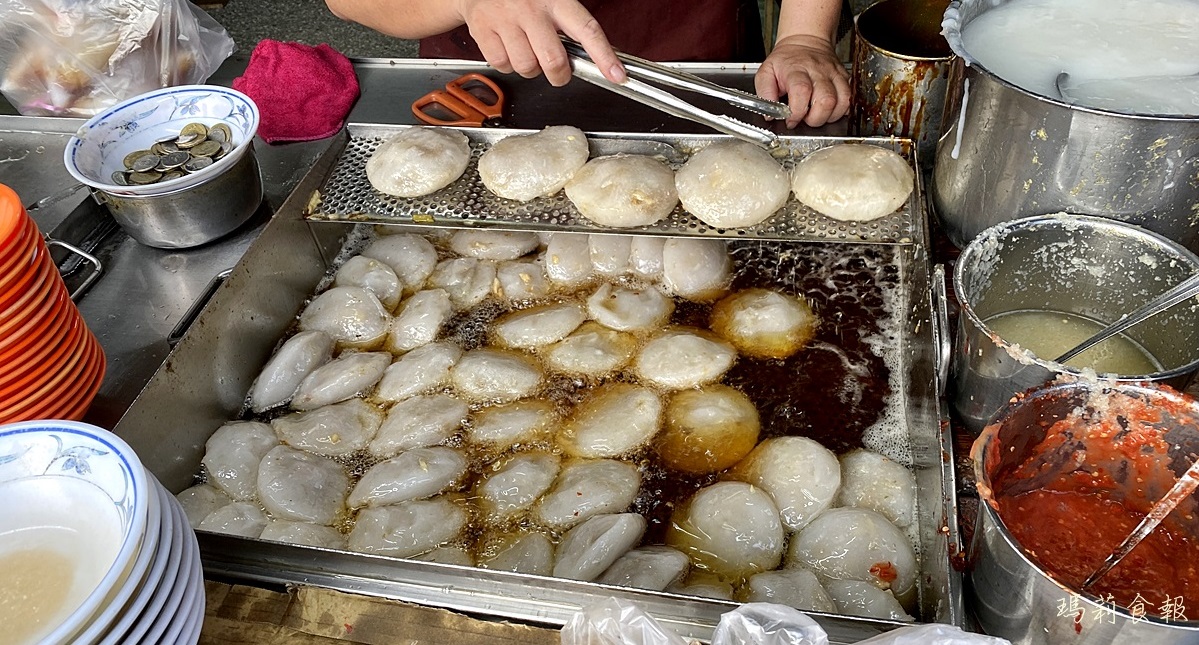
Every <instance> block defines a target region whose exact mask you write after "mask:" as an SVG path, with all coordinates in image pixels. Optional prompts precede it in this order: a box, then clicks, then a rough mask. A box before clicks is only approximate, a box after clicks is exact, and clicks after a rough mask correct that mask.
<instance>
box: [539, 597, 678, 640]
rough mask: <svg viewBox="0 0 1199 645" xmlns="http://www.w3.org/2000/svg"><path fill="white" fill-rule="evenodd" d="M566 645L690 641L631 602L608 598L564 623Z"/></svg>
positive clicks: (586, 608)
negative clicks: (663, 625) (660, 623)
mask: <svg viewBox="0 0 1199 645" xmlns="http://www.w3.org/2000/svg"><path fill="white" fill-rule="evenodd" d="M561 639H562V645H688V642H687V640H686V639H684V638H683V637H682V636H679V635H678V634H675V633H674V632H672V631H670V630H668V629H666V628H665V627H662V626H661V625H659V624H658V621H656V620H654V617H653V616H650V615H649V614H647V613H645V612H644V611H642V610H641V608H640V607H638V606H637V605H634V604H633V603H630V602H623V601H620V600H617V599H615V598H606V599H604V600H601V601H599V602H597V603H595V604H594V605H588V606H587V607H584V608H583V609H581V610H580V611H578V612H575V615H574V616H571V618H570V621H569V622H567V623H566V625H565V626H563V627H562V634H561Z"/></svg>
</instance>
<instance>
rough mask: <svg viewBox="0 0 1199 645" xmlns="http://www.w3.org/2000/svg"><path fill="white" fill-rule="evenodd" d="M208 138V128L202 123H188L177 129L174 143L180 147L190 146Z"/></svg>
mask: <svg viewBox="0 0 1199 645" xmlns="http://www.w3.org/2000/svg"><path fill="white" fill-rule="evenodd" d="M207 138H208V128H207V127H206V126H205V125H204V124H203V123H188V124H187V125H185V126H183V129H182V130H180V131H179V138H177V139H175V145H177V146H179V147H180V148H190V147H192V146H196V145H199V144H200V143H202V142H204V141H205V140H206V139H207Z"/></svg>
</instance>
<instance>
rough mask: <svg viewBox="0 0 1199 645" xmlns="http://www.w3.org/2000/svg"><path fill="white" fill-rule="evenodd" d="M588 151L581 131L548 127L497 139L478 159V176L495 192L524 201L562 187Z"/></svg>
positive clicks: (584, 161) (550, 193)
mask: <svg viewBox="0 0 1199 645" xmlns="http://www.w3.org/2000/svg"><path fill="white" fill-rule="evenodd" d="M589 154H590V151H589V149H588V147H587V136H586V135H584V134H583V131H582V130H580V129H578V128H575V127H572V126H568V125H555V126H550V127H548V128H546V129H544V130H542V131H540V132H535V133H533V134H526V135H514V136H510V137H505V138H503V139H501V140H499V141H497V142H496V143H495V145H493V146H492V147H491V149H490V150H488V151H487V152H485V153H484V154H483V156H482V157H480V158H479V177H480V178H481V179H482V180H483V185H484V186H486V187H487V189H488V190H490V191H491V192H493V193H495V194H496V195H499V196H500V197H503V198H505V199H512V200H516V201H519V202H527V201H529V200H531V199H533V198H535V197H542V196H546V195H552V194H554V193H556V192H558V191H559V190H561V189H562V187H563V186H565V185H566V182H567V181H570V178H571V177H573V176H574V174H575V172H576V171H578V169H579V168H582V167H583V164H585V163H587V156H588V155H589Z"/></svg>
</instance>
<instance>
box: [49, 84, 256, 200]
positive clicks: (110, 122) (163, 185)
mask: <svg viewBox="0 0 1199 645" xmlns="http://www.w3.org/2000/svg"><path fill="white" fill-rule="evenodd" d="M258 120H259V112H258V106H257V105H255V104H254V101H253V100H252V99H250V97H248V96H246V95H245V94H242V93H241V92H238V91H237V90H234V89H231V88H228V87H220V86H216V85H181V86H178V87H167V88H163V89H160V90H154V91H153V92H147V93H145V94H140V95H138V96H135V97H133V98H131V99H128V100H126V101H122V102H121V103H118V104H116V105H114V106H112V107H111V108H108V109H107V110H105V111H103V112H101V113H100V114H97V115H96V116H94V117H92V118H90V119H88V120H87V122H86V123H84V124H83V126H82V127H80V128H79V131H78V132H76V133H75V136H73V137H71V140H70V141H69V142H68V143H67V148H66V150H65V151H64V152H63V163H65V164H66V167H67V172H69V173H71V176H72V177H74V178H75V179H77V180H79V181H80V182H82V183H84V184H86V185H88V186H91V187H92V188H95V189H97V190H101V191H104V192H106V193H113V194H116V195H138V196H151V195H161V194H165V193H172V192H176V191H179V190H182V189H184V188H189V187H191V186H195V185H197V184H201V183H204V182H205V181H208V180H209V179H211V178H213V177H216V176H217V175H219V174H221V173H222V172H224V171H225V170H226V169H228V168H229V167H231V166H232V165H233V164H234V162H236V161H237V160H238V159H240V158H241V157H242V155H244V154H245V153H246V150H248V149H249V147H250V143H251V142H252V141H253V140H254V135H255V133H257V132H258ZM196 121H198V122H200V123H203V124H204V125H206V126H213V125H216V124H217V123H224V124H225V125H227V126H229V129H230V130H231V131H232V132H233V141H232V142H233V144H234V148H233V149H232V150H230V151H229V153H228V154H226V155H225V156H224V157H221V158H220V159H218V160H217V161H216V162H215V163H213V164H212V165H211V166H208V167H207V168H204V169H203V170H201V171H199V172H195V173H192V174H188V175H184V176H183V177H180V178H178V179H172V180H169V181H163V182H159V183H156V184H146V185H142V186H122V185H120V184H115V183H113V181H112V175H113V173H114V172H116V171H118V170H125V169H126V168H125V156H126V155H128V154H129V153H131V152H136V151H138V150H149V149H150V146H152V145H154V143H155V142H156V141H158V140H160V139H163V138H165V137H168V136H172V135H178V134H179V131H180V130H182V129H183V126H185V125H187V124H188V123H192V122H196Z"/></svg>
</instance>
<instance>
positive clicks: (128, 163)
mask: <svg viewBox="0 0 1199 645" xmlns="http://www.w3.org/2000/svg"><path fill="white" fill-rule="evenodd" d="M149 154H153V153H151V152H150V151H149V150H134V151H133V152H130V153H129V154H127V155H125V159H124V163H125V167H126V168H129V169H132V168H133V164H134V163H135V162H136V161H137V160H138V159H140V158H142V157H144V156H146V155H149ZM154 163H158V162H157V161H156V162H154Z"/></svg>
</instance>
